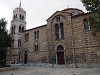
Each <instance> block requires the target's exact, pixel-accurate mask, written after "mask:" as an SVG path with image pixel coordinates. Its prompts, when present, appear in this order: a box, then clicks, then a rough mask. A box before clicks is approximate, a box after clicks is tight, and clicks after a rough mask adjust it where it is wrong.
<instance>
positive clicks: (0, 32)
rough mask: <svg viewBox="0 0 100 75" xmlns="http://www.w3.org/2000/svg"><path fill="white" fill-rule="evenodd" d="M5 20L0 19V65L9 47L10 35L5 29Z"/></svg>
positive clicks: (3, 62)
mask: <svg viewBox="0 0 100 75" xmlns="http://www.w3.org/2000/svg"><path fill="white" fill-rule="evenodd" d="M6 24H7V21H6V20H5V19H4V18H2V19H1V20H0V65H5V62H6V56H7V49H8V47H10V43H11V37H10V35H8V33H7V30H6Z"/></svg>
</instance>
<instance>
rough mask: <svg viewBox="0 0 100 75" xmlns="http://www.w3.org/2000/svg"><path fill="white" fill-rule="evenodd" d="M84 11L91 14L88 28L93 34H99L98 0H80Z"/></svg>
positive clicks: (99, 9) (99, 0) (99, 15)
mask: <svg viewBox="0 0 100 75" xmlns="http://www.w3.org/2000/svg"><path fill="white" fill-rule="evenodd" d="M81 1H82V3H83V5H84V6H85V7H86V10H87V11H89V12H91V13H92V15H91V17H90V19H89V20H90V27H91V29H92V30H93V34H94V35H96V32H100V0H81Z"/></svg>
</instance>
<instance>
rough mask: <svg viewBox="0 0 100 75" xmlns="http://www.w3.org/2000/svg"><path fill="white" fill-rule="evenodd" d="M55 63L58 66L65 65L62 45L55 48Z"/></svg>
mask: <svg viewBox="0 0 100 75" xmlns="http://www.w3.org/2000/svg"><path fill="white" fill-rule="evenodd" d="M57 63H58V64H65V60H64V47H63V46H62V45H58V46H57Z"/></svg>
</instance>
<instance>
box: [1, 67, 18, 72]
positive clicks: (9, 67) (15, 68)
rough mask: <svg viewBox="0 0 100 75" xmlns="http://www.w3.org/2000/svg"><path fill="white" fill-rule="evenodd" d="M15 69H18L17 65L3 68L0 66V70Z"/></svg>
mask: <svg viewBox="0 0 100 75" xmlns="http://www.w3.org/2000/svg"><path fill="white" fill-rule="evenodd" d="M16 69H18V68H17V67H4V68H0V72H3V71H10V70H16Z"/></svg>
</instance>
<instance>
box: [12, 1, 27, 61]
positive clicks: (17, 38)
mask: <svg viewBox="0 0 100 75" xmlns="http://www.w3.org/2000/svg"><path fill="white" fill-rule="evenodd" d="M25 30H26V11H25V10H24V9H23V8H22V7H21V1H20V4H19V7H17V8H15V9H14V10H13V16H12V21H11V26H10V34H11V37H12V39H13V40H12V43H11V49H10V51H11V55H13V56H12V58H11V61H19V60H20V54H19V51H20V48H21V37H22V32H23V31H25Z"/></svg>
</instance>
